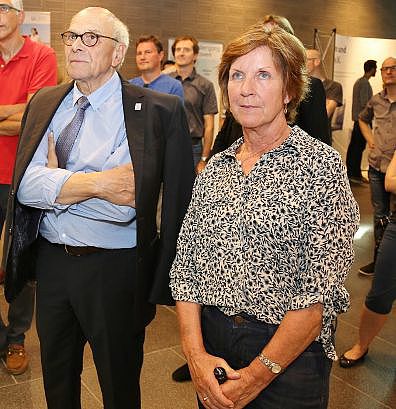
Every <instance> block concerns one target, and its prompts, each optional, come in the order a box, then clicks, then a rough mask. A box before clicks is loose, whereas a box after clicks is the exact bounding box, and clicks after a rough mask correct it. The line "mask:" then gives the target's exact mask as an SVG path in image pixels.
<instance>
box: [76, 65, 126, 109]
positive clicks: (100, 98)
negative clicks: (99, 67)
mask: <svg viewBox="0 0 396 409" xmlns="http://www.w3.org/2000/svg"><path fill="white" fill-rule="evenodd" d="M119 90H121V80H120V77H119V75H118V73H117V71H115V72H114V74H113V75H112V76H111V78H110V79H108V80H107V81H106V82H105V83H104V84H103V85H102V86H101V87H99V88H98V89H97V90H95V91H94V92H92V93H91V94H89V95H84V94H83V93H82V92H81V91H80V90H79V89H78V87H77V84H76V82H74V88H73V106H74V105H75V104H76V102H77V101H78V99H79V98H80V97H83V96H85V97H87V98H88V101H89V103H90V104H91V106H92V109H93V110H94V111H97V110H98V109H99V108H100V106H101V105H102V104H104V103H105V102H106V101H107V100H108V99H109V98H110V97H111V96H112V95H113V94H115V93H116V92H118V91H119Z"/></svg>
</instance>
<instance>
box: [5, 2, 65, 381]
mask: <svg viewBox="0 0 396 409" xmlns="http://www.w3.org/2000/svg"><path fill="white" fill-rule="evenodd" d="M0 3H1V4H0V209H1V211H2V213H3V214H4V215H5V212H6V207H7V198H8V193H9V190H10V184H11V178H12V172H13V170H14V161H15V155H16V150H17V145H18V139H19V137H18V133H19V128H20V126H21V119H22V115H23V111H24V110H25V107H26V103H27V101H29V99H30V98H31V97H32V96H33V94H34V93H35V92H36V91H37V90H39V89H40V88H42V87H45V86H48V85H56V80H57V78H56V77H57V75H56V58H55V52H54V50H53V49H52V48H49V47H47V46H45V45H44V44H39V43H34V42H32V41H31V39H30V38H29V37H27V36H23V35H21V33H20V26H21V25H22V23H23V20H24V16H25V15H24V12H23V3H22V0H3V1H0ZM2 227H3V223H2V221H1V220H0V232H1V230H2ZM0 251H1V250H0ZM26 273H29V272H26ZM1 276H2V272H1V271H0V282H1V281H2V278H1ZM33 310H34V284H32V283H31V282H29V283H27V284H26V286H25V287H24V289H23V291H21V293H20V295H19V297H17V298H16V299H15V300H14V301H13V302H12V303H11V304H10V306H9V309H8V325H5V324H4V323H3V320H2V318H1V316H0V353H3V352H5V353H6V359H5V362H6V367H7V370H8V372H9V373H11V374H13V375H20V374H22V373H23V372H25V371H26V369H27V367H28V355H27V353H26V351H25V347H24V339H25V332H26V331H27V330H28V329H29V328H30V325H31V322H32V317H33Z"/></svg>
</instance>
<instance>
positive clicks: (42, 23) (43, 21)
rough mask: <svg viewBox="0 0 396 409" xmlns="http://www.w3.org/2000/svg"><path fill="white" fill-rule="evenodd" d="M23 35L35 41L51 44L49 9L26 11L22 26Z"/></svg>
mask: <svg viewBox="0 0 396 409" xmlns="http://www.w3.org/2000/svg"><path fill="white" fill-rule="evenodd" d="M21 32H22V34H23V35H25V36H28V37H30V39H31V40H33V41H38V42H41V43H44V44H46V45H48V46H50V45H51V13H50V12H47V11H25V20H24V22H23V24H22V26H21Z"/></svg>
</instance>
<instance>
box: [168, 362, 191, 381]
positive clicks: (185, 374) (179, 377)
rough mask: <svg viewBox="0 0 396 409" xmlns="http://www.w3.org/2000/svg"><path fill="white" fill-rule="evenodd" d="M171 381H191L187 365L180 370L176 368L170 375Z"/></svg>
mask: <svg viewBox="0 0 396 409" xmlns="http://www.w3.org/2000/svg"><path fill="white" fill-rule="evenodd" d="M172 379H173V380H174V381H175V382H186V381H191V374H190V370H189V369H188V365H187V364H184V365H183V366H181V367H180V368H177V369H176V371H175V372H173V374H172Z"/></svg>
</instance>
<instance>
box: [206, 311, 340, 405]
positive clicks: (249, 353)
mask: <svg viewBox="0 0 396 409" xmlns="http://www.w3.org/2000/svg"><path fill="white" fill-rule="evenodd" d="M277 328H278V326H277V325H270V324H265V323H263V322H259V321H257V320H254V319H252V318H250V317H248V316H245V315H243V314H242V315H236V316H233V317H228V316H226V315H224V314H223V313H222V312H221V311H220V310H219V309H217V308H216V307H207V306H205V307H204V308H203V309H202V333H203V337H204V342H205V348H206V350H207V352H208V353H210V354H212V355H215V356H219V357H221V358H223V359H225V360H226V361H227V362H228V364H229V365H230V366H231V367H232V368H234V369H240V368H243V367H246V366H248V365H249V364H250V362H251V361H252V360H253V359H254V358H255V357H256V356H257V355H258V354H259V353H260V352H261V351H262V349H263V348H264V346H265V345H266V344H267V343H268V342H269V340H270V339H271V338H272V336H273V335H274V333H275V331H276V330H277ZM331 365H332V361H331V360H330V359H329V358H327V356H326V355H325V353H324V351H323V348H322V345H321V344H320V343H319V342H313V343H312V344H311V345H310V346H309V347H308V348H307V349H306V350H305V351H304V352H303V353H302V354H301V355H300V356H299V357H298V358H297V359H296V360H295V361H294V362H293V363H292V364H290V365H289V366H288V368H287V369H286V371H285V372H284V373H282V374H281V375H279V376H278V377H277V378H276V379H275V380H274V381H273V382H271V383H270V385H269V386H268V387H267V388H266V389H264V390H263V391H262V392H261V393H260V395H259V396H258V397H257V398H256V399H255V400H253V401H252V402H251V403H250V404H249V405H247V406H246V408H249V409H325V408H327V403H328V397H329V377H330V370H331ZM200 407H201V408H202V406H201V405H200Z"/></svg>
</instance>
